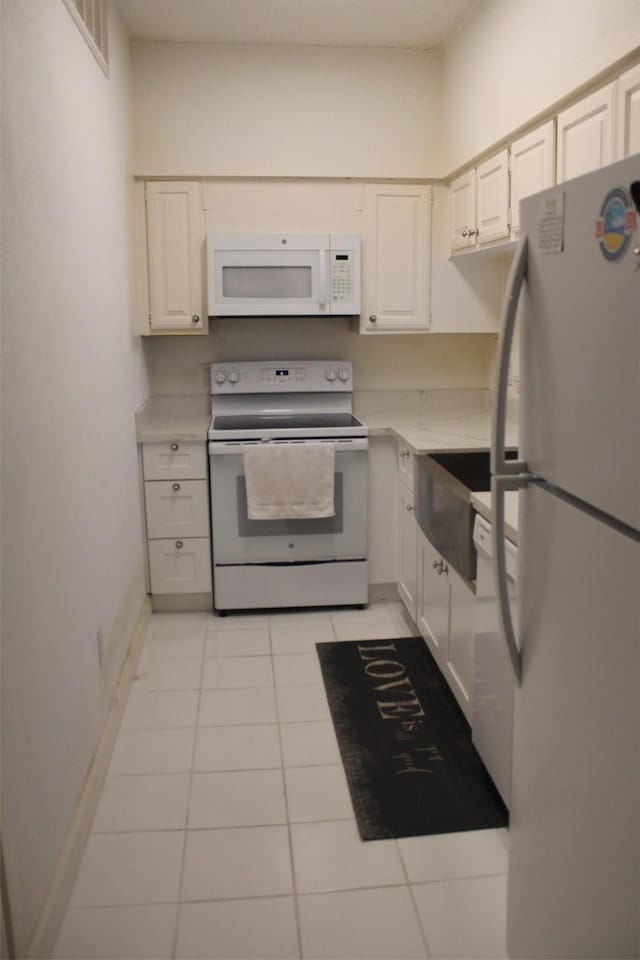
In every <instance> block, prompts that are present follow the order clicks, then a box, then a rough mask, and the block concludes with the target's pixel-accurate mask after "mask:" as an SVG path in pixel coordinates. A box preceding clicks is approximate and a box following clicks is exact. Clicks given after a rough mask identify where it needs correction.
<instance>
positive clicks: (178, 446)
mask: <svg viewBox="0 0 640 960" xmlns="http://www.w3.org/2000/svg"><path fill="white" fill-rule="evenodd" d="M179 448H180V444H179V443H172V444H171V449H172V450H178V449H179Z"/></svg>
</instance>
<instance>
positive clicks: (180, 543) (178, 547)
mask: <svg viewBox="0 0 640 960" xmlns="http://www.w3.org/2000/svg"><path fill="white" fill-rule="evenodd" d="M183 546H184V544H183V542H182V540H176V549H177V550H182V547H183Z"/></svg>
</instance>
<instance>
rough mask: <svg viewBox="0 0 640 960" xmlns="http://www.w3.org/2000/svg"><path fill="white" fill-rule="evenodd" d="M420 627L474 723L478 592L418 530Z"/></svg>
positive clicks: (451, 686)
mask: <svg viewBox="0 0 640 960" xmlns="http://www.w3.org/2000/svg"><path fill="white" fill-rule="evenodd" d="M417 536H418V597H417V620H416V622H417V626H418V629H419V630H420V633H421V634H422V636H423V637H424V639H425V641H426V643H427V646H428V647H429V649H430V651H431V653H432V655H433V657H434V659H435V661H436V663H437V664H438V667H439V668H440V670H441V671H442V673H443V675H444V677H445V679H446V680H447V683H448V684H449V686H450V688H451V690H452V692H453V694H454V696H455V698H456V700H457V701H458V704H459V705H460V708H461V710H462V712H463V713H464V715H465V717H466V718H467V720H468V721H469V723H471V696H472V691H473V644H474V610H475V594H474V592H473V590H472V589H471V587H469V586H468V585H467V584H466V583H465V582H464V580H463V579H462V578H461V577H460V576H458V574H457V573H456V571H455V570H453V569H451V567H450V566H449V565H448V564H447V563H446V561H445V560H443V558H442V557H441V556H440V554H439V553H438V552H437V550H436V549H435V548H434V547H433V545H432V544H431V543H430V541H429V540H428V539H427V538H426V537H425V535H424V534H423V533H422V531H420V530H418V534H417Z"/></svg>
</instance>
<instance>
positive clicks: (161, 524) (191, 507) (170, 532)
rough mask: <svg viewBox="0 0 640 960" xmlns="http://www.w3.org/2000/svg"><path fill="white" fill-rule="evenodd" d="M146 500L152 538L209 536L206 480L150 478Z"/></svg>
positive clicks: (145, 486) (146, 485) (150, 537)
mask: <svg viewBox="0 0 640 960" xmlns="http://www.w3.org/2000/svg"><path fill="white" fill-rule="evenodd" d="M144 500H145V507H146V516H147V536H148V537H149V539H151V540H162V539H165V540H166V539H173V538H176V537H208V536H209V484H208V483H207V481H206V480H147V481H146V482H145V485H144Z"/></svg>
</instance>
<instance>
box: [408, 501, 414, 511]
mask: <svg viewBox="0 0 640 960" xmlns="http://www.w3.org/2000/svg"><path fill="white" fill-rule="evenodd" d="M412 512H413V507H412V506H411V504H410V503H408V504H407V513H412Z"/></svg>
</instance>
